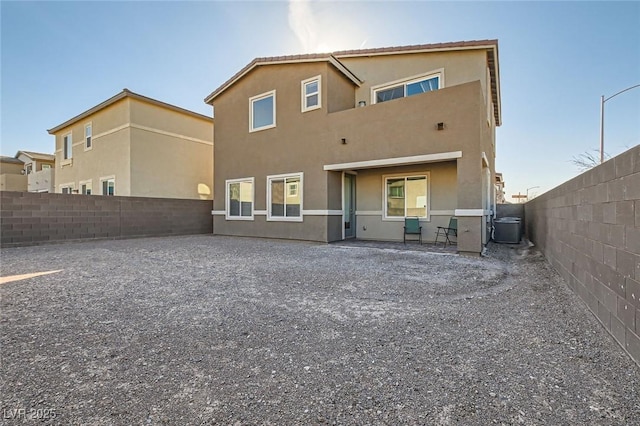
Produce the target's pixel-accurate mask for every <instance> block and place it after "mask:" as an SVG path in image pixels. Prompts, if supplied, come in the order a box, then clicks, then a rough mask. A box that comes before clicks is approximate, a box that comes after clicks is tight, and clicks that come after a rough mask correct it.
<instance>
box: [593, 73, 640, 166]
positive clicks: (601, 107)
mask: <svg viewBox="0 0 640 426" xmlns="http://www.w3.org/2000/svg"><path fill="white" fill-rule="evenodd" d="M636 87H640V84H636V85H635V86H631V87H627V88H626V89H623V90H621V91H619V92H618V93H616V94H613V95H611V96H609V97H608V98H605V97H604V95H602V96H600V164H602V163H604V103H605V102H607V101H608V100H609V99H611V98H615V97H616V96H618V95H619V94H621V93H624V92H626V91H628V90H631V89H635V88H636Z"/></svg>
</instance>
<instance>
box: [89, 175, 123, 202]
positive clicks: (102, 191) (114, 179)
mask: <svg viewBox="0 0 640 426" xmlns="http://www.w3.org/2000/svg"><path fill="white" fill-rule="evenodd" d="M110 180H112V181H113V195H109V194H105V193H104V182H107V181H110ZM91 192H92V193H93V191H91ZM100 195H104V196H105V197H112V196H116V195H117V194H116V177H115V175H111V176H103V177H101V178H100Z"/></svg>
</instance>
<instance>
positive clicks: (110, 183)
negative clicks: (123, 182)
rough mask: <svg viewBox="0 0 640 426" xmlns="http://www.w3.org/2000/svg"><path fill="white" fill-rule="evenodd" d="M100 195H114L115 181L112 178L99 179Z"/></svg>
mask: <svg viewBox="0 0 640 426" xmlns="http://www.w3.org/2000/svg"><path fill="white" fill-rule="evenodd" d="M100 183H102V195H116V179H115V178H113V177H110V178H102V179H100Z"/></svg>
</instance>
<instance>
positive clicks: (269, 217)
mask: <svg viewBox="0 0 640 426" xmlns="http://www.w3.org/2000/svg"><path fill="white" fill-rule="evenodd" d="M287 178H298V179H300V183H299V184H298V194H299V196H300V216H272V215H271V182H272V181H274V180H284V182H285V192H284V196H285V203H286V196H287V187H286V182H287ZM303 201H304V173H303V172H297V173H285V174H280V175H270V176H267V221H268V222H302V221H303V220H304V214H303V211H304V209H303ZM286 211H287V208H286V204H285V214H286Z"/></svg>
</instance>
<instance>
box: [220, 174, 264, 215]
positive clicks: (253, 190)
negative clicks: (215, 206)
mask: <svg viewBox="0 0 640 426" xmlns="http://www.w3.org/2000/svg"><path fill="white" fill-rule="evenodd" d="M242 182H250V183H251V215H250V216H231V214H229V212H230V207H231V206H230V205H229V186H230V185H231V184H233V183H242ZM255 195H256V182H255V178H253V177H247V178H238V179H227V180H225V183H224V217H225V219H226V220H253V217H254V214H255V211H256V197H255ZM241 198H242V197H241ZM240 212H242V205H241V206H240Z"/></svg>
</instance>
